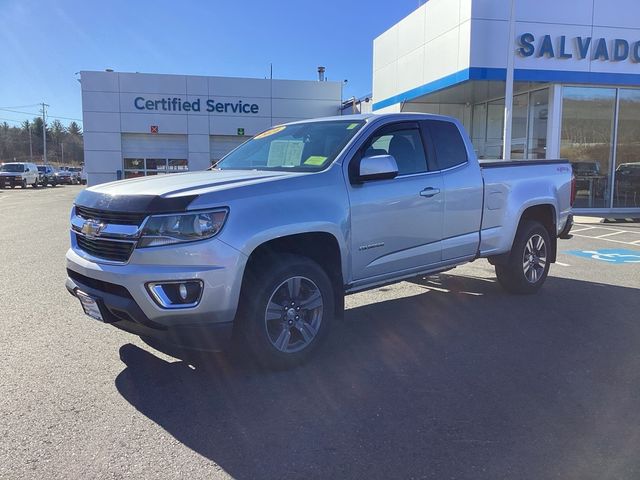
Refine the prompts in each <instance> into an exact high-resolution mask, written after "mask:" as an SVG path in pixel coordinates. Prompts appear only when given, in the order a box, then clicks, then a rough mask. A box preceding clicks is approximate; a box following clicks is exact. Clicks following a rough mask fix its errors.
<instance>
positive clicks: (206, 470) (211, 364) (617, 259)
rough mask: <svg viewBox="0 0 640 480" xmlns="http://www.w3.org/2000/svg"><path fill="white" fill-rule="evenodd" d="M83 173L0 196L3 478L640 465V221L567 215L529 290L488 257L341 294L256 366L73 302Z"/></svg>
mask: <svg viewBox="0 0 640 480" xmlns="http://www.w3.org/2000/svg"><path fill="white" fill-rule="evenodd" d="M81 188H82V187H69V186H66V187H57V188H56V189H27V190H20V189H17V190H8V191H0V248H1V249H2V264H1V266H0V271H1V274H2V288H1V289H0V305H1V310H0V327H1V328H0V345H1V348H0V387H1V392H0V393H1V395H0V429H1V431H0V478H8V479H9V478H11V479H14V478H70V479H75V478H124V477H128V478H229V477H233V478H239V479H253V478H260V479H271V478H278V479H282V478H305V479H307V478H369V479H373V478H385V479H387V478H434V479H503V478H505V479H506V478H513V479H547V478H549V479H551V478H553V479H581V480H582V479H637V478H640V315H638V312H639V311H640V263H628V262H634V261H637V260H639V258H638V257H634V255H636V254H637V255H640V225H638V224H615V225H599V224H593V223H585V224H581V225H577V226H576V227H575V232H576V235H575V236H574V237H573V238H572V239H571V240H568V241H562V242H561V245H560V252H561V253H560V255H559V258H558V260H559V262H560V263H558V264H556V265H554V266H552V269H551V276H550V278H549V279H548V281H547V283H546V284H545V286H544V287H543V289H542V290H541V291H540V292H539V293H538V294H537V295H535V296H527V297H521V296H513V295H509V294H507V293H505V292H503V291H502V290H501V289H500V288H499V286H498V285H497V284H496V281H495V277H494V274H493V269H492V268H491V267H490V265H489V264H488V263H487V262H486V261H478V262H476V263H474V264H471V265H468V266H465V267H461V268H457V269H455V270H453V271H451V272H448V273H445V274H441V275H439V276H436V277H429V278H424V279H421V280H416V281H413V282H403V283H401V284H397V285H393V286H388V287H384V288H380V289H377V290H373V291H370V292H365V293H360V294H357V295H354V296H351V297H349V298H348V300H347V307H348V310H347V312H346V314H345V320H344V322H338V323H337V324H336V325H335V327H336V328H335V329H334V330H333V331H332V333H331V335H330V338H329V339H328V341H327V343H326V344H325V346H324V348H323V349H322V350H321V351H320V352H319V354H318V356H317V357H316V358H314V360H313V361H312V362H310V363H309V364H307V365H305V366H303V367H301V368H298V369H297V370H293V371H288V372H265V371H262V370H260V369H258V368H257V367H255V366H253V365H252V364H250V363H248V362H241V361H235V360H234V358H233V357H229V356H215V357H210V358H208V359H206V361H199V362H196V363H195V364H190V363H188V362H186V361H182V360H179V359H176V358H173V357H170V356H167V355H165V354H162V353H160V352H158V351H156V350H154V349H152V348H150V347H148V346H147V345H145V344H144V343H143V342H141V341H140V340H138V339H137V338H136V337H133V336H131V335H129V334H126V333H124V332H121V331H118V330H116V329H115V328H113V327H110V326H108V325H103V324H100V323H98V322H96V321H94V320H91V319H90V318H89V317H85V316H84V315H83V313H82V310H81V308H80V305H79V304H78V302H77V300H76V299H75V298H73V297H71V296H70V295H69V294H68V293H67V292H66V290H65V288H64V281H65V278H66V273H65V267H64V253H65V251H66V249H67V245H68V233H67V228H68V226H67V224H68V214H69V208H70V205H71V202H72V200H73V198H74V196H75V195H76V194H77V193H78V192H79V191H80V189H81ZM569 251H571V252H574V253H566V252H569ZM625 252H626V253H625ZM629 252H631V253H629ZM634 252H635V253H634Z"/></svg>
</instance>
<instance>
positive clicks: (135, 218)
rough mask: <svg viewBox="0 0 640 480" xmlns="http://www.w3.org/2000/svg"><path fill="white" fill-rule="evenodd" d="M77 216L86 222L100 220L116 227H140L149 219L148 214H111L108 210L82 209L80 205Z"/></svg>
mask: <svg viewBox="0 0 640 480" xmlns="http://www.w3.org/2000/svg"><path fill="white" fill-rule="evenodd" d="M76 215H78V216H79V217H82V218H84V219H85V220H98V221H99V222H102V223H113V224H116V225H138V226H140V225H141V224H142V222H143V221H144V219H145V218H146V217H147V214H146V213H132V212H111V211H107V210H98V209H95V208H87V207H82V206H80V205H76Z"/></svg>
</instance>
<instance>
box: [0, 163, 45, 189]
mask: <svg viewBox="0 0 640 480" xmlns="http://www.w3.org/2000/svg"><path fill="white" fill-rule="evenodd" d="M7 185H8V186H9V187H11V188H15V187H16V186H20V187H22V188H27V185H31V186H33V187H34V188H37V187H38V167H36V166H35V164H33V163H26V162H9V163H3V164H2V165H0V188H4V187H5V186H7Z"/></svg>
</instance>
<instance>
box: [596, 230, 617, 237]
mask: <svg viewBox="0 0 640 480" xmlns="http://www.w3.org/2000/svg"><path fill="white" fill-rule="evenodd" d="M621 233H625V232H624V231H622V230H618V231H616V232H611V233H605V234H604V235H598V236H597V237H593V238H604V237H611V236H613V235H620V234H621Z"/></svg>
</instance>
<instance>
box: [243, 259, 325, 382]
mask: <svg viewBox="0 0 640 480" xmlns="http://www.w3.org/2000/svg"><path fill="white" fill-rule="evenodd" d="M247 275H248V277H247V279H246V283H245V288H244V289H243V294H242V296H241V299H240V302H241V305H240V309H239V317H240V318H239V319H238V320H239V322H240V327H241V331H242V336H243V338H244V340H245V343H246V345H247V346H248V347H249V349H250V350H251V352H252V353H253V354H254V355H255V357H256V358H257V359H258V361H259V362H260V363H262V364H265V365H267V366H269V367H272V368H277V369H281V368H291V367H293V366H296V365H299V364H300V363H302V362H304V361H305V360H307V359H308V358H309V356H310V355H311V354H312V353H313V351H314V350H315V349H316V348H317V347H318V345H319V344H320V343H321V342H322V340H323V339H324V338H325V336H326V334H327V332H328V331H329V326H330V324H331V321H332V320H333V317H334V315H335V310H334V292H333V287H332V284H331V280H329V277H328V276H327V274H326V273H325V271H324V270H323V269H322V268H321V267H320V266H319V265H318V264H317V263H315V262H314V261H312V260H310V259H308V258H306V257H302V256H298V255H289V254H283V255H279V256H277V257H276V258H274V259H272V260H271V261H268V262H265V263H262V264H261V265H260V267H259V268H254V269H253V270H252V271H250V272H248V273H247Z"/></svg>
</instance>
